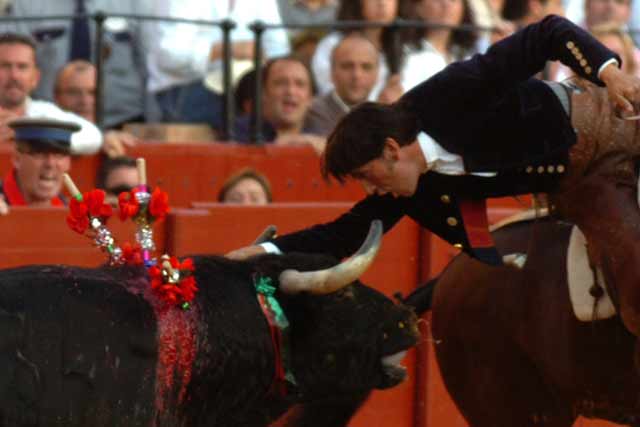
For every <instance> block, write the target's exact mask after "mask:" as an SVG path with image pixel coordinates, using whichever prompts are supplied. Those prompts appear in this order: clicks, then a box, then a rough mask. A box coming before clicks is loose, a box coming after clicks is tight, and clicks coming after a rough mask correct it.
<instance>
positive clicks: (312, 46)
mask: <svg viewBox="0 0 640 427" xmlns="http://www.w3.org/2000/svg"><path fill="white" fill-rule="evenodd" d="M326 35H327V31H326V30H324V29H322V30H321V29H318V28H310V29H307V30H304V31H300V32H299V33H298V34H296V35H295V36H294V37H292V38H291V54H292V55H293V56H295V57H296V58H299V59H300V60H301V61H302V62H304V63H305V64H306V65H307V67H309V68H311V61H312V59H313V55H314V54H315V53H316V48H317V47H318V43H320V40H322V38H323V37H324V36H326Z"/></svg>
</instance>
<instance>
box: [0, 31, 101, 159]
mask: <svg viewBox="0 0 640 427" xmlns="http://www.w3.org/2000/svg"><path fill="white" fill-rule="evenodd" d="M39 80H40V72H39V70H38V68H37V66H36V47H35V43H34V41H33V40H32V39H31V38H29V37H28V36H23V35H20V34H13V33H4V34H0V140H4V141H9V140H12V139H13V135H14V133H13V130H12V129H11V128H9V126H8V123H9V122H10V121H11V120H13V119H15V118H19V117H31V118H47V119H55V120H60V121H66V122H72V123H76V124H78V125H79V126H80V131H78V132H75V133H74V134H73V135H72V136H71V153H72V154H93V153H96V152H97V151H99V150H100V147H101V146H102V134H101V133H100V130H99V129H98V128H97V127H96V126H95V125H93V124H92V123H91V122H89V121H88V120H85V119H83V118H82V117H80V116H78V115H76V114H73V113H69V112H66V111H63V110H61V109H60V108H59V107H58V106H56V105H55V104H53V103H51V102H48V101H39V100H34V99H31V98H30V97H29V94H30V93H31V92H32V91H33V90H34V89H35V87H36V86H37V85H38V82H39Z"/></svg>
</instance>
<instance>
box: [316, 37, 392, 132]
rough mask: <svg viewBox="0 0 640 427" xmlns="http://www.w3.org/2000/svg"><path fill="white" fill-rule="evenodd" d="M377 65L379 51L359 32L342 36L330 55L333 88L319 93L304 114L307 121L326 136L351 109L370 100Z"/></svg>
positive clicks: (378, 64)
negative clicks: (321, 93)
mask: <svg viewBox="0 0 640 427" xmlns="http://www.w3.org/2000/svg"><path fill="white" fill-rule="evenodd" d="M379 68H380V58H379V54H378V50H377V49H376V47H375V46H374V45H373V43H371V41H370V40H369V39H367V38H366V37H364V36H363V35H360V34H358V33H354V34H351V35H349V36H347V37H345V38H343V39H342V40H341V41H340V43H338V45H337V46H336V47H335V48H334V49H333V52H332V54H331V81H332V82H333V87H334V88H333V90H332V91H331V92H329V93H327V94H325V95H319V96H317V97H316V98H315V99H314V100H313V103H312V104H311V108H310V109H309V112H308V113H307V124H308V126H309V127H310V128H312V129H314V130H315V131H316V132H318V133H319V134H321V135H328V134H329V133H330V132H331V131H332V130H333V128H334V126H335V125H336V123H338V121H339V120H340V119H341V118H342V117H344V115H345V114H347V113H348V112H349V110H351V108H352V107H354V106H356V105H358V104H360V103H362V102H364V101H366V100H367V99H369V94H370V93H371V91H372V90H373V87H374V86H375V84H376V82H377V80H378V72H379Z"/></svg>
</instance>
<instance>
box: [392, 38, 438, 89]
mask: <svg viewBox="0 0 640 427" xmlns="http://www.w3.org/2000/svg"><path fill="white" fill-rule="evenodd" d="M446 66H447V60H446V59H445V57H444V55H442V54H441V53H440V52H438V50H437V49H436V48H435V47H433V45H432V44H431V43H429V42H428V41H427V40H424V39H423V40H422V41H421V42H420V49H415V48H410V49H408V52H407V54H406V57H405V63H404V67H403V68H402V73H401V75H402V88H403V89H404V90H405V92H406V91H408V90H410V89H412V88H414V87H415V86H417V85H419V84H420V83H422V82H423V81H425V80H427V79H428V78H430V77H431V76H433V75H434V74H436V73H437V72H439V71H442V70H443V69H444V67H446Z"/></svg>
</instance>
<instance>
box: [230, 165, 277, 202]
mask: <svg viewBox="0 0 640 427" xmlns="http://www.w3.org/2000/svg"><path fill="white" fill-rule="evenodd" d="M271 200H272V197H271V184H269V180H268V179H267V177H265V176H264V175H262V174H261V173H259V172H257V171H255V170H253V169H251V168H245V169H241V170H240V171H238V172H236V173H235V174H233V175H231V176H230V177H229V178H228V179H227V180H226V181H225V182H224V184H222V188H221V189H220V192H219V193H218V202H220V203H235V204H241V205H266V204H268V203H271Z"/></svg>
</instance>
